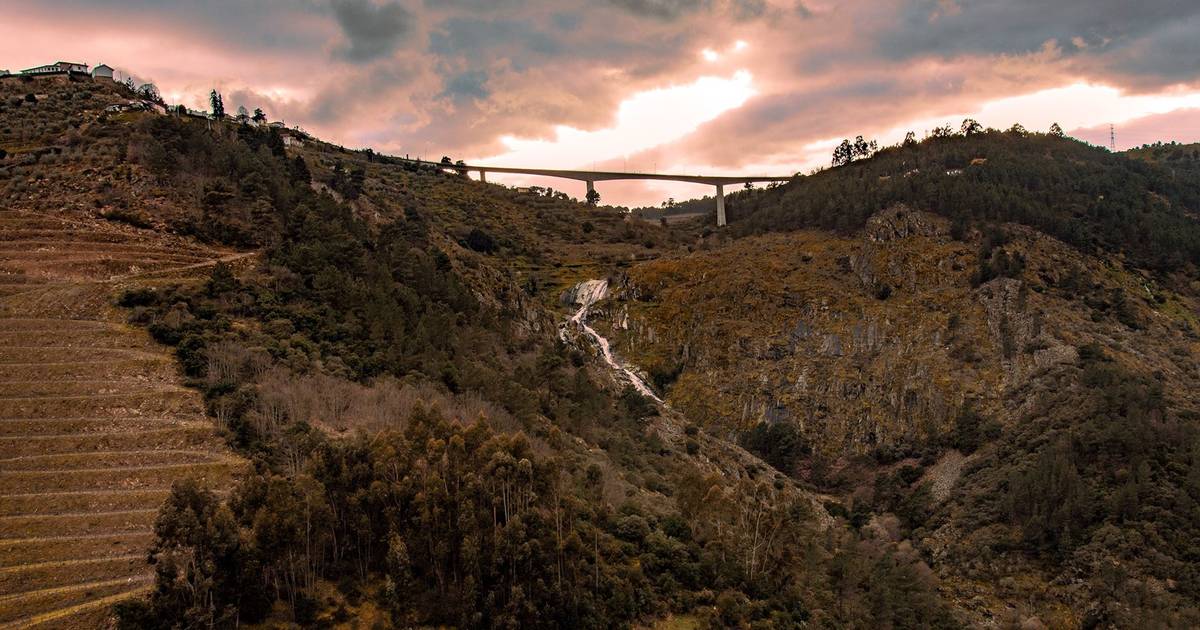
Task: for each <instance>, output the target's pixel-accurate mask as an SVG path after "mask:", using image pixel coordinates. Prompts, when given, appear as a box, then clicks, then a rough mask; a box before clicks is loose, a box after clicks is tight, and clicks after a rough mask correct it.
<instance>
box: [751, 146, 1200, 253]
mask: <svg viewBox="0 0 1200 630" xmlns="http://www.w3.org/2000/svg"><path fill="white" fill-rule="evenodd" d="M1179 151H1180V152H1181V155H1182V151H1183V150H1182V149H1179ZM1172 155H1173V153H1172ZM1189 155H1190V154H1189ZM898 203H904V204H908V205H909V206H910V207H912V208H913V209H916V210H929V211H932V212H935V213H937V214H940V215H942V216H945V217H947V218H949V219H951V220H952V221H953V222H954V223H955V224H957V225H959V226H960V228H959V232H960V233H962V232H963V231H965V230H964V228H965V227H967V226H972V225H975V226H984V225H987V224H989V223H994V222H1013V223H1020V224H1023V225H1028V226H1030V227H1033V228H1036V229H1038V230H1040V231H1042V232H1045V233H1046V234H1049V235H1051V236H1054V237H1057V238H1059V239H1061V240H1063V241H1065V242H1067V243H1070V244H1072V245H1075V246H1076V247H1079V248H1081V249H1083V250H1084V251H1091V250H1093V249H1094V248H1101V249H1104V250H1106V251H1109V252H1123V253H1125V255H1126V256H1128V257H1129V259H1130V260H1131V261H1132V262H1133V263H1134V264H1136V265H1139V266H1143V267H1146V268H1151V269H1156V270H1162V271H1171V270H1177V269H1180V268H1182V266H1184V265H1186V264H1191V265H1195V264H1198V263H1200V225H1198V224H1197V223H1196V221H1195V220H1194V218H1193V217H1194V213H1196V212H1197V211H1200V180H1198V179H1196V178H1186V177H1179V176H1176V174H1175V173H1174V172H1173V171H1172V170H1171V169H1168V168H1163V167H1162V166H1159V165H1157V164H1153V163H1150V162H1148V161H1146V160H1141V159H1130V158H1129V157H1127V156H1125V155H1120V154H1113V153H1109V152H1108V151H1107V150H1105V149H1102V148H1098V147H1092V146H1088V145H1086V144H1084V143H1082V142H1078V141H1075V140H1072V139H1069V138H1061V137H1057V136H1055V135H1053V134H1049V135H1042V134H1028V133H1024V132H1021V131H1019V130H1014V131H1007V132H1000V131H995V130H988V131H985V132H981V131H975V132H973V133H971V134H969V135H960V134H950V133H949V132H947V133H946V134H938V135H937V136H935V137H931V138H929V139H927V140H925V141H924V142H920V143H913V144H911V145H908V146H900V147H886V148H884V149H881V150H880V151H878V152H877V153H875V154H874V156H872V157H871V159H868V160H854V161H853V162H852V163H847V164H846V165H845V166H841V167H839V168H834V169H831V170H827V171H824V172H821V173H817V174H815V175H811V176H807V177H801V178H799V179H798V180H796V181H793V182H792V183H790V184H787V185H785V186H781V187H778V188H768V189H765V190H754V191H742V192H738V193H735V194H733V195H731V196H730V200H729V213H730V224H731V225H732V226H733V231H734V232H735V233H737V234H740V235H747V234H754V233H761V232H765V231H769V230H794V229H799V228H821V229H829V230H837V231H839V232H851V231H853V230H855V229H858V228H860V227H862V226H863V225H864V223H865V222H866V220H867V217H869V216H871V215H872V214H874V213H875V212H878V211H879V210H881V209H883V208H887V207H890V206H892V205H895V204H898Z"/></svg>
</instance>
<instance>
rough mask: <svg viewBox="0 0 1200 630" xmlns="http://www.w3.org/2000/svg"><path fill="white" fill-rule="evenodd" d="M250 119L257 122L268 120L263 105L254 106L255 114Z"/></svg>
mask: <svg viewBox="0 0 1200 630" xmlns="http://www.w3.org/2000/svg"><path fill="white" fill-rule="evenodd" d="M250 120H253V121H254V122H256V123H261V122H266V120H267V115H266V114H264V113H263V110H262V108H261V107H255V108H254V116H253V117H251V118H250Z"/></svg>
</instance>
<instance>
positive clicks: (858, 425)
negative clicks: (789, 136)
mask: <svg viewBox="0 0 1200 630" xmlns="http://www.w3.org/2000/svg"><path fill="white" fill-rule="evenodd" d="M1002 141H1003V143H1004V144H1003V146H1001V147H1000V149H1001V151H1000V155H1001V156H1002V159H999V160H997V159H996V158H995V155H996V153H993V152H992V151H994V150H996V149H997V145H996V143H997V139H996V137H995V134H989V137H977V138H956V139H951V140H937V141H931V142H932V144H933V147H932V148H929V149H926V148H925V147H924V146H921V147H916V148H909V149H892V150H890V151H888V152H886V153H885V154H884V155H882V156H880V157H878V158H873V159H872V160H868V161H866V162H864V163H862V164H856V165H852V166H850V167H843V168H839V169H834V170H832V171H827V172H824V173H821V174H818V175H816V176H812V177H808V178H801V179H798V180H796V181H794V182H792V183H791V184H788V185H786V186H783V187H780V188H778V189H772V190H767V191H755V192H750V193H739V195H737V196H734V199H733V200H732V201H731V206H733V205H734V204H737V205H736V206H734V207H737V208H739V210H738V212H740V213H741V214H740V215H739V216H740V217H741V219H742V222H741V223H740V224H734V229H733V233H734V235H735V236H739V235H744V236H741V237H740V238H733V239H728V238H726V239H720V240H714V241H713V242H712V243H709V244H708V245H707V246H706V247H703V248H698V249H697V250H696V251H695V252H694V253H690V254H681V255H678V256H666V257H663V258H660V259H658V260H656V261H652V262H648V263H645V264H642V265H639V266H637V267H635V268H633V269H630V270H629V271H628V273H626V274H625V275H624V276H622V278H621V281H620V283H618V284H619V287H620V290H618V291H617V292H616V294H615V296H614V298H613V299H612V300H610V301H609V302H607V303H602V304H600V305H599V306H598V311H597V312H602V313H603V312H606V313H607V314H608V322H607V325H600V326H598V328H600V329H601V330H605V331H610V332H611V334H612V335H613V336H614V337H615V338H616V339H617V340H618V341H619V343H617V344H616V348H617V349H618V351H619V352H620V353H622V354H623V355H624V356H626V357H629V358H630V359H631V360H632V361H633V362H634V363H637V364H640V365H642V366H643V367H645V368H646V370H647V372H648V373H649V374H650V375H651V376H652V377H653V378H654V380H655V381H656V382H657V383H659V385H660V386H661V388H662V391H663V393H664V395H665V398H666V399H667V401H668V402H669V403H670V404H672V405H673V406H675V407H676V408H678V409H679V410H680V411H681V412H682V413H684V414H685V415H687V416H688V417H689V418H692V419H693V420H694V421H696V422H699V423H702V425H703V426H705V428H706V429H708V430H711V431H713V432H716V433H718V434H719V435H722V436H725V437H727V438H728V439H730V440H737V441H739V442H740V443H742V444H744V445H746V446H747V447H748V448H751V449H752V450H755V451H756V452H758V453H759V454H760V455H762V456H763V457H764V458H765V459H767V460H768V461H770V462H771V463H772V464H773V465H775V466H776V467H777V468H779V469H780V470H783V471H784V472H787V473H789V474H790V475H793V476H795V477H798V478H801V479H805V480H807V481H809V482H810V483H812V484H813V485H814V487H815V488H816V489H818V490H821V491H823V492H827V493H829V494H831V495H834V496H836V497H838V499H839V501H840V502H841V504H842V505H843V506H844V507H845V509H846V512H845V514H844V516H845V517H846V520H847V522H849V523H850V524H851V526H853V527H857V528H860V529H865V530H874V529H876V528H879V527H884V528H886V529H887V531H889V532H891V535H892V536H895V537H897V539H908V540H911V541H912V544H913V545H914V547H915V548H916V549H918V550H919V551H920V553H921V554H922V556H923V557H925V558H927V559H928V560H929V561H930V563H931V565H932V566H933V568H934V570H935V571H936V572H937V573H938V574H939V575H940V576H941V577H942V578H943V582H942V583H943V584H944V585H946V586H945V587H944V588H945V590H946V592H947V594H948V595H950V597H951V598H952V599H953V600H954V601H956V602H958V603H959V604H960V605H961V606H964V607H965V608H966V609H968V610H971V611H972V612H970V613H968V614H967V618H968V619H971V620H973V621H974V622H976V623H996V622H998V621H1000V620H1003V619H1006V618H1007V616H1008V615H1018V616H1030V615H1035V616H1038V617H1039V618H1040V619H1041V620H1042V621H1044V622H1046V623H1048V624H1050V625H1051V626H1061V627H1078V626H1083V627H1094V626H1095V625H1097V624H1100V625H1109V624H1114V625H1116V626H1125V625H1130V624H1133V623H1136V622H1137V621H1139V620H1147V619H1153V620H1155V623H1157V624H1159V625H1162V626H1171V627H1187V626H1190V625H1193V624H1194V623H1195V622H1196V618H1197V617H1196V615H1197V605H1196V601H1197V597H1198V596H1200V592H1198V591H1197V590H1196V588H1195V581H1194V571H1193V569H1192V567H1193V566H1194V563H1195V550H1194V547H1193V545H1192V544H1191V543H1190V542H1189V541H1190V540H1191V537H1193V536H1195V534H1196V533H1197V532H1195V531H1194V527H1193V525H1192V523H1194V522H1195V521H1194V516H1195V515H1196V514H1197V512H1196V510H1197V509H1198V507H1200V504H1198V503H1197V501H1198V500H1200V491H1198V490H1197V489H1198V488H1200V486H1197V485H1196V484H1195V481H1194V480H1195V479H1200V459H1198V458H1197V457H1196V453H1197V451H1196V446H1195V445H1196V444H1197V443H1198V442H1197V440H1198V438H1200V432H1198V430H1197V429H1198V427H1197V423H1196V421H1197V419H1198V418H1200V399H1198V398H1197V396H1196V391H1197V385H1200V383H1198V382H1197V379H1200V373H1198V372H1197V370H1196V364H1197V363H1196V357H1197V353H1198V352H1200V301H1198V299H1197V296H1198V293H1197V289H1198V288H1200V284H1198V283H1197V274H1196V269H1195V265H1194V262H1193V261H1192V260H1191V254H1190V253H1188V252H1190V251H1191V250H1190V249H1189V248H1190V247H1191V246H1192V245H1191V243H1192V242H1193V241H1192V235H1193V234H1194V233H1195V231H1196V229H1197V228H1196V223H1195V219H1194V218H1192V217H1194V216H1195V211H1196V209H1197V204H1196V202H1195V201H1194V200H1195V194H1196V191H1197V190H1200V181H1189V180H1180V179H1175V178H1174V177H1173V176H1172V175H1171V174H1170V172H1168V171H1166V170H1164V169H1162V168H1161V167H1159V166H1157V165H1153V164H1144V163H1142V162H1136V163H1135V162H1134V161H1133V160H1130V159H1129V158H1127V157H1123V156H1106V155H1100V154H1098V153H1095V150H1094V149H1089V148H1086V147H1083V146H1082V145H1079V148H1078V149H1076V148H1072V147H1070V146H1069V145H1070V144H1074V143H1073V141H1070V140H1063V139H1057V138H1045V139H1041V138H1033V139H1029V141H1028V142H1027V143H1026V144H1024V145H1022V144H1021V143H1020V142H1018V141H1017V140H1015V139H1012V138H1011V137H1008V136H1005V137H1004V138H1002ZM1048 143H1049V145H1050V146H1051V147H1052V148H1053V147H1060V148H1058V149H1053V150H1051V151H1050V152H1049V153H1047V152H1046V150H1047V144H1048ZM943 145H944V146H943ZM1060 145H1061V146H1060ZM1022 147H1023V148H1022ZM1022 151H1024V152H1025V153H1024V159H1025V160H1026V161H1027V162H1028V163H1029V164H1031V165H1033V166H1032V167H1031V168H1037V167H1039V166H1042V165H1043V162H1044V161H1046V160H1054V161H1064V160H1065V158H1066V156H1074V157H1073V158H1071V160H1074V161H1070V160H1065V161H1067V162H1068V166H1065V167H1064V168H1067V169H1069V170H1070V169H1074V170H1078V171H1079V172H1081V173H1085V174H1087V173H1090V174H1089V175H1087V176H1086V177H1084V178H1083V179H1082V180H1074V179H1071V178H1065V179H1056V177H1057V176H1055V175H1054V169H1053V168H1050V167H1048V172H1047V173H1045V175H1044V176H1043V175H1039V176H1038V177H1039V178H1042V179H1040V180H1036V181H1034V182H1033V183H1031V182H1030V180H1027V179H1025V178H1024V177H1023V176H1022V175H1021V173H1022V172H1026V171H1024V170H1023V169H1024V167H1022V168H1017V169H1010V168H1009V167H1008V165H1009V164H1011V161H1015V160H1017V159H1018V158H1021V156H1022ZM951 154H956V155H959V156H964V157H965V156H973V155H974V156H979V155H988V156H989V157H988V159H987V162H986V163H976V164H975V165H970V164H966V165H965V166H966V168H965V170H964V172H963V173H962V174H946V173H945V171H942V170H941V169H942V168H943V167H944V166H947V165H949V164H948V163H940V162H937V161H936V160H941V159H949V156H950V155H951ZM877 160H878V162H877ZM916 160H923V161H922V167H921V169H922V171H925V170H927V169H929V164H930V162H931V161H932V162H933V163H934V164H936V165H937V166H936V168H937V169H938V171H937V172H936V174H933V175H930V176H929V177H928V178H927V179H924V180H918V179H917V175H915V174H914V175H912V176H910V177H909V178H907V180H908V181H909V182H911V183H897V182H896V179H897V178H896V177H895V176H892V177H890V178H888V177H886V176H884V177H883V178H881V176H879V175H878V173H882V172H892V170H893V169H895V168H897V167H899V166H900V165H903V164H906V163H907V164H908V165H912V164H913V163H914V161H916ZM1081 160H1083V161H1082V163H1081V162H1080V161H1081ZM993 168H994V169H996V170H995V171H994V172H988V169H993ZM972 173H974V174H972ZM900 179H905V178H903V177H900ZM913 180H916V181H913ZM1038 181H1040V182H1041V183H1037V182H1038ZM856 191H857V192H856ZM1088 191H1091V192H1088ZM1092 194H1096V195H1097V196H1096V197H1094V199H1095V200H1097V201H1096V202H1095V203H1084V202H1083V201H1081V200H1083V199H1086V198H1087V197H1086V196H1085V195H1092ZM997 195H999V196H1000V197H1001V198H1002V199H1004V200H1005V201H997V200H996V196H997ZM1101 196H1104V197H1106V198H1108V199H1112V198H1120V199H1126V200H1128V199H1134V200H1137V199H1142V200H1145V199H1149V200H1151V201H1149V202H1148V205H1147V203H1143V202H1141V201H1131V202H1129V203H1128V205H1126V204H1125V203H1120V204H1115V205H1112V206H1109V205H1107V203H1106V202H1103V200H1101V199H1100V198H1101ZM901 199H902V200H904V201H905V202H906V203H907V204H908V205H882V206H874V205H873V204H892V203H895V202H896V201H897V200H901ZM839 203H845V204H846V206H847V211H846V213H845V214H844V215H843V214H838V213H837V211H836V209H837V208H838V206H837V204H839ZM959 203H961V204H962V205H959ZM1130 206H1132V208H1130ZM756 208H757V209H756ZM871 208H874V209H873V210H871ZM1019 208H1026V209H1027V210H1026V211H1022V212H1024V213H1022V212H1016V211H1015V210H1014V209H1019ZM1131 210H1132V211H1131ZM930 211H932V212H930ZM859 212H869V214H868V215H867V216H865V218H862V219H860V218H859V217H860V215H859V214H858V213H859ZM996 219H1009V220H1012V221H1016V222H1012V223H1001V222H998V221H996ZM830 221H834V222H837V221H846V222H847V223H846V224H845V225H844V226H842V227H841V228H840V229H839V230H838V231H837V232H836V233H835V234H831V233H829V232H818V231H811V230H810V231H785V230H786V229H788V228H791V227H795V226H798V225H809V224H817V225H825V224H827V223H828V222H830ZM859 221H861V227H857V226H858V225H859V223H858V222H859ZM1018 222H1019V223H1018ZM1020 223H1024V224H1026V225H1021V224H1020ZM1166 225H1171V226H1174V227H1172V228H1171V230H1172V233H1171V234H1170V235H1169V236H1164V235H1163V234H1162V233H1161V232H1158V231H1156V230H1158V229H1159V228H1160V227H1161V226H1166ZM1029 226H1037V227H1041V228H1043V229H1045V230H1048V231H1050V232H1052V233H1057V234H1061V235H1064V236H1065V237H1067V238H1074V239H1077V240H1074V241H1069V242H1064V241H1062V240H1059V239H1058V238H1055V237H1053V236H1052V235H1048V234H1046V233H1044V232H1042V231H1039V230H1035V229H1032V228H1031V227H1029ZM1055 226H1060V227H1061V229H1060V228H1059V227H1055ZM1155 226H1158V227H1155ZM830 227H834V226H832V225H831V226H830ZM1121 230H1127V232H1126V235H1127V237H1128V238H1120V237H1119V234H1118V232H1120V231H1121ZM1142 239H1146V240H1142ZM1140 265H1145V266H1146V267H1143V268H1139V266H1140ZM1118 541H1119V542H1118ZM1149 557H1152V558H1155V559H1156V560H1154V561H1151V562H1145V561H1142V560H1141V558H1149ZM1113 567H1119V569H1114V568H1113ZM1114 571H1115V573H1114ZM1129 592H1137V593H1139V595H1138V597H1137V598H1136V599H1131V598H1128V597H1123V596H1118V595H1116V594H1117V593H1129Z"/></svg>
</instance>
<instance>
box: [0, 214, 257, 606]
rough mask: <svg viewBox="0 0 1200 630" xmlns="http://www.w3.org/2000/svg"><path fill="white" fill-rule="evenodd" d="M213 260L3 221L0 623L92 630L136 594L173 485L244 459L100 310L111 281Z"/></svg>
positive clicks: (157, 362)
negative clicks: (159, 514)
mask: <svg viewBox="0 0 1200 630" xmlns="http://www.w3.org/2000/svg"><path fill="white" fill-rule="evenodd" d="M221 255H222V252H218V251H213V250H210V249H207V248H202V247H196V246H186V245H183V244H182V243H180V242H178V241H177V240H176V241H173V240H172V239H168V238H164V237H162V236H161V235H157V234H152V233H146V232H141V233H139V232H137V231H135V230H129V229H119V228H116V227H114V226H111V225H106V224H105V222H104V221H99V222H94V221H87V220H83V219H81V218H79V217H76V216H63V215H59V214H40V213H37V214H35V213H30V212H13V211H9V212H5V213H3V214H0V274H2V275H0V278H2V279H3V280H4V281H5V284H4V285H3V286H4V291H3V293H2V294H0V431H2V435H0V530H2V534H0V535H2V539H0V564H2V567H0V591H2V592H3V593H4V595H3V596H0V601H2V602H3V605H0V610H3V612H2V613H0V622H2V623H6V624H15V626H14V627H34V626H37V627H96V626H97V625H100V624H101V623H102V621H103V619H105V618H106V617H107V616H108V608H109V607H111V606H112V605H113V604H114V603H115V602H117V601H119V600H122V599H128V598H130V597H134V596H137V595H139V594H141V593H144V592H146V590H147V589H148V588H149V586H150V584H151V581H152V579H153V574H152V571H150V570H149V569H150V568H149V567H147V566H146V565H145V549H146V547H147V546H148V545H149V543H150V541H151V538H152V535H153V528H152V526H153V522H154V519H155V515H156V513H157V511H158V506H159V505H160V504H161V503H162V501H163V499H164V498H166V496H167V495H168V494H169V493H170V490H171V484H172V482H173V481H175V480H178V479H181V478H186V477H197V478H202V479H205V480H206V482H207V483H212V484H227V483H228V482H229V480H230V479H231V477H232V476H233V475H234V474H235V473H236V472H237V471H238V470H240V469H242V468H244V464H243V463H242V462H241V461H240V460H239V459H238V458H237V457H235V456H233V454H232V453H231V452H230V451H229V450H228V448H227V447H226V446H225V444H224V442H223V441H222V440H221V439H219V437H218V435H217V431H216V430H215V427H214V426H213V425H212V424H211V422H209V421H208V420H207V419H206V418H205V417H204V410H203V405H202V404H201V401H200V397H199V396H198V395H197V394H196V393H195V392H193V391H191V390H188V389H186V388H184V387H183V386H182V382H181V380H180V379H179V377H178V375H177V373H176V370H175V367H174V364H173V361H172V359H171V356H170V354H168V353H167V352H165V351H164V350H163V348H161V347H160V346H158V345H157V344H154V343H153V342H152V341H151V340H150V339H149V338H148V335H146V334H145V333H144V332H142V331H139V330H137V329H134V328H130V327H129V326H127V325H125V324H124V319H125V317H124V314H123V313H120V312H119V311H116V310H115V309H113V308H111V307H110V301H111V299H112V297H113V295H114V293H115V292H116V291H117V290H118V287H128V286H135V285H138V284H141V283H146V282H151V281H152V280H151V279H152V278H153V277H154V276H155V275H161V274H164V273H165V274H174V275H176V276H180V275H181V274H182V275H186V273H187V272H186V271H185V272H180V271H177V270H178V269H180V268H187V267H189V266H192V265H198V266H208V265H211V264H212V263H214V262H215V261H216V259H217V258H219V257H220V256H221Z"/></svg>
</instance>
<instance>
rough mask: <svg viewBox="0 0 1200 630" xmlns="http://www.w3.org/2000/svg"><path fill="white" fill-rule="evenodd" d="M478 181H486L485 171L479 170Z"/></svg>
mask: <svg viewBox="0 0 1200 630" xmlns="http://www.w3.org/2000/svg"><path fill="white" fill-rule="evenodd" d="M479 181H481V182H483V183H485V184H486V183H487V171H479Z"/></svg>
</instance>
